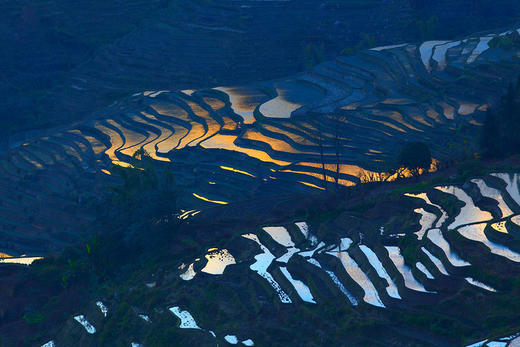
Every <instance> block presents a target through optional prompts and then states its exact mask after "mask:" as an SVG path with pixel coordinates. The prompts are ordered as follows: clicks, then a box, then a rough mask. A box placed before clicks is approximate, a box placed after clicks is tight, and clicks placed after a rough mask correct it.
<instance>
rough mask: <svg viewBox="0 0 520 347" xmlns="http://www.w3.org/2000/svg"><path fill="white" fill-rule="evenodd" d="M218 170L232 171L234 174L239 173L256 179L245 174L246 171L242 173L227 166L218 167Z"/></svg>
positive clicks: (247, 173) (249, 174)
mask: <svg viewBox="0 0 520 347" xmlns="http://www.w3.org/2000/svg"><path fill="white" fill-rule="evenodd" d="M220 168H221V169H222V170H226V171H233V172H236V173H240V174H243V175H247V176H251V177H256V176H255V175H253V174H251V173H249V172H247V171H242V170H237V169H234V168H232V167H229V166H220Z"/></svg>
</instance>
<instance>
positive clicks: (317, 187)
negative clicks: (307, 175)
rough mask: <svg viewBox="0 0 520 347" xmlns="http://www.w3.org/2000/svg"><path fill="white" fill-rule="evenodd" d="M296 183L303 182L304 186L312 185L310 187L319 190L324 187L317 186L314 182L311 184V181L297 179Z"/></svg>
mask: <svg viewBox="0 0 520 347" xmlns="http://www.w3.org/2000/svg"><path fill="white" fill-rule="evenodd" d="M298 183H301V184H304V185H306V186H309V187H312V188H316V189H319V190H325V188H323V187H319V186H317V185H315V184H312V183H309V182H305V181H298Z"/></svg>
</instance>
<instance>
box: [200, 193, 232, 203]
mask: <svg viewBox="0 0 520 347" xmlns="http://www.w3.org/2000/svg"><path fill="white" fill-rule="evenodd" d="M193 196H194V197H196V198H197V199H200V200H203V201H207V202H212V203H214V204H219V205H227V204H229V202H226V201H219V200H210V199H208V198H205V197H203V196H201V195H199V194H196V193H193Z"/></svg>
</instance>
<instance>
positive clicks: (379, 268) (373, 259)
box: [359, 245, 401, 299]
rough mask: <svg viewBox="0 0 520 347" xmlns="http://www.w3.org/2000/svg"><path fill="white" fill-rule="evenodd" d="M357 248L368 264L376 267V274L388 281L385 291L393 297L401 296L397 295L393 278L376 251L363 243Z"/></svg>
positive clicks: (399, 297)
mask: <svg viewBox="0 0 520 347" xmlns="http://www.w3.org/2000/svg"><path fill="white" fill-rule="evenodd" d="M359 248H360V249H361V251H362V252H363V253H364V254H365V255H366V257H367V258H368V261H369V262H370V265H372V267H373V268H374V269H376V272H377V274H378V276H379V277H381V278H382V279H384V280H386V282H387V283H388V286H387V287H386V292H387V293H388V295H389V296H390V297H392V298H395V299H401V296H400V295H399V291H398V290H397V286H396V285H395V282H394V280H393V279H392V278H391V277H390V275H388V272H386V269H385V268H384V266H383V263H381V261H380V260H379V258H378V257H377V255H376V253H375V252H374V251H373V250H371V249H370V248H368V247H367V246H365V245H360V246H359Z"/></svg>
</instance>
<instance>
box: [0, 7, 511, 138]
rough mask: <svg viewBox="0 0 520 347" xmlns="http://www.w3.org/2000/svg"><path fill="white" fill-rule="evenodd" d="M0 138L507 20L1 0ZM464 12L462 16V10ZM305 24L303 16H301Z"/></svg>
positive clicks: (487, 14) (473, 13)
mask: <svg viewBox="0 0 520 347" xmlns="http://www.w3.org/2000/svg"><path fill="white" fill-rule="evenodd" d="M0 9H1V11H0V33H1V35H0V44H1V45H2V48H3V49H2V52H1V53H0V64H2V67H3V68H2V71H1V73H0V93H1V94H2V95H8V96H9V97H5V98H1V99H0V122H1V123H0V124H1V127H0V134H2V136H0V148H4V146H6V145H7V143H8V142H9V141H8V140H7V137H8V136H10V135H12V132H13V131H20V130H27V129H36V130H37V129H40V128H41V127H50V126H54V125H56V124H63V123H67V122H70V121H71V120H80V119H83V118H84V117H86V116H87V115H89V114H90V113H91V112H93V111H95V110H99V109H100V108H103V107H106V106H108V105H109V104H111V103H112V102H113V101H114V100H115V99H116V98H120V97H121V96H124V95H128V94H131V93H134V92H137V91H140V90H147V89H152V88H158V89H175V90H176V89H183V88H201V87H211V86H214V85H217V84H237V83H243V82H249V81H257V80H265V79H272V78H276V77H281V76H285V75H288V74H292V73H295V72H297V71H301V70H303V69H304V68H307V67H308V66H312V65H313V64H315V63H316V62H320V61H323V60H324V59H330V58H332V57H334V56H336V55H337V54H339V52H341V51H342V50H343V49H345V48H349V47H355V46H357V45H359V42H362V43H363V44H362V46H363V47H368V46H367V45H368V44H369V43H370V42H376V43H381V44H387V43H388V44H390V43H392V42H396V40H401V39H405V40H410V41H418V40H425V39H430V38H432V37H456V36H463V35H468V34H469V33H471V32H475V31H477V30H489V29H491V28H496V27H500V26H510V25H512V24H513V23H514V21H515V20H517V18H516V17H515V16H516V15H515V14H516V13H518V10H519V5H518V4H517V3H516V2H514V1H510V0H479V1H472V2H471V3H470V4H468V1H466V0H443V1H436V2H431V1H417V0H413V1H412V0H392V1H382V0H371V1H368V0H365V1H358V0H341V1H337V0H326V1H322V0H299V1H295V0H289V1H249V0H241V1H235V0H219V1H206V0H153V1H142V0H131V1H126V2H124V4H122V3H121V1H119V0H108V1H101V0H93V1H76V2H73V3H71V2H70V1H67V0H55V1H52V2H49V1H45V0H35V1H29V0H6V1H3V2H2V4H1V5H0ZM460 13H464V16H460ZM309 23H311V25H309Z"/></svg>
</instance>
